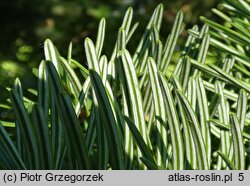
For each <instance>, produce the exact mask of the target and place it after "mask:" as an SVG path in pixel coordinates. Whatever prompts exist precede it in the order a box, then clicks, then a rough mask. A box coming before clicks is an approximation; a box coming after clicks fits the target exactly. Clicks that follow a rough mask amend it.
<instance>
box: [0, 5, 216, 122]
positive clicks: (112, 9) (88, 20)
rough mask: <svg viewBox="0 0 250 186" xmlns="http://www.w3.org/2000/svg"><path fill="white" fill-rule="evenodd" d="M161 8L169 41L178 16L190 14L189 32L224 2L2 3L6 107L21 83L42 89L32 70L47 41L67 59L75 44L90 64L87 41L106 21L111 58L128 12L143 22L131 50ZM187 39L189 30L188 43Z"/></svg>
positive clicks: (1, 71)
mask: <svg viewBox="0 0 250 186" xmlns="http://www.w3.org/2000/svg"><path fill="white" fill-rule="evenodd" d="M159 3H163V4H164V8H165V9H164V10H165V12H164V17H163V24H162V28H161V33H162V35H161V36H162V39H163V40H165V39H166V38H167V36H168V33H169V32H170V30H171V28H172V24H173V21H174V18H175V15H176V13H177V11H178V10H182V11H183V12H184V15H185V23H186V27H185V28H186V29H188V28H191V26H193V25H194V24H198V25H201V22H200V21H199V16H201V15H203V16H206V17H210V18H211V17H212V13H211V8H213V7H216V4H217V3H218V0H209V1H202V0H175V1H173V0H1V1H0V14H1V16H0V20H1V26H0V28H1V29H0V103H3V102H5V100H6V99H7V98H8V92H7V91H6V87H12V85H13V81H14V79H15V78H16V77H19V79H20V80H21V82H22V85H23V87H24V89H27V88H36V78H35V76H34V75H33V74H32V68H34V67H35V68H37V67H38V65H39V63H40V61H41V60H42V59H43V50H42V47H41V46H42V45H41V44H42V43H43V41H44V40H45V39H46V38H50V39H51V40H52V41H53V43H54V44H55V45H56V47H57V48H58V50H59V52H60V53H61V55H64V56H65V55H66V53H67V48H68V45H69V43H70V42H71V41H72V42H73V57H74V58H75V59H76V60H77V61H80V62H81V63H83V64H84V62H85V57H84V48H83V42H84V38H85V37H90V38H91V39H93V40H95V36H96V33H97V28H98V23H99V20H100V19H101V18H102V17H105V18H106V22H107V23H106V36H105V37H106V38H105V45H104V52H105V53H106V54H107V55H109V54H110V52H111V50H112V49H113V46H114V43H115V40H116V36H117V31H118V28H119V26H120V24H121V21H122V18H123V15H124V13H125V11H126V9H127V8H128V7H129V6H132V7H133V9H134V22H136V21H139V22H140V25H139V27H138V29H137V31H136V32H135V35H134V36H133V37H134V38H135V39H133V40H131V41H130V46H134V45H133V44H136V43H137V42H138V40H139V39H140V37H141V33H142V31H143V30H144V28H145V26H146V24H147V21H148V20H149V18H150V16H151V14H152V13H153V10H154V8H155V7H156V6H157V4H159ZM213 19H214V18H213ZM215 19H216V18H215ZM185 35H186V31H185V30H184V32H183V33H182V38H183V41H184V39H185ZM137 39H138V40H137ZM182 43H183V42H182V41H180V43H179V45H180V46H181V45H182ZM0 114H1V115H0V118H5V119H8V118H7V117H11V116H9V114H8V113H6V112H1V109H0Z"/></svg>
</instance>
